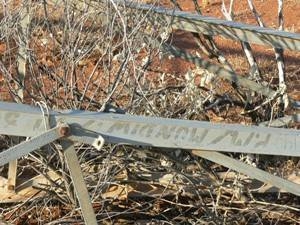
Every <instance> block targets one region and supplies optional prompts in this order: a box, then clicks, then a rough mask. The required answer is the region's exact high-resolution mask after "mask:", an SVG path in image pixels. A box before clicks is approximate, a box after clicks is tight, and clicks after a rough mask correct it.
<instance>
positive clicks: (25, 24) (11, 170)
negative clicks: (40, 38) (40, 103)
mask: <svg viewBox="0 0 300 225" xmlns="http://www.w3.org/2000/svg"><path fill="white" fill-rule="evenodd" d="M29 3H30V1H25V4H29ZM21 7H24V8H21V17H22V18H21V20H20V27H21V31H22V33H21V37H23V38H24V40H22V39H20V43H19V52H18V58H17V64H18V68H17V73H18V81H19V84H18V85H17V87H16V89H17V90H16V91H17V95H18V101H19V102H21V103H22V102H23V100H24V88H25V74H26V60H27V55H26V51H27V50H26V49H27V45H28V28H29V24H30V15H29V6H28V5H25V6H24V5H22V6H21ZM16 140H18V138H13V142H17V141H16ZM17 143H19V142H17ZM17 166H18V160H17V159H16V160H13V161H11V162H9V167H8V182H7V189H8V190H9V191H14V190H15V187H16V182H17Z"/></svg>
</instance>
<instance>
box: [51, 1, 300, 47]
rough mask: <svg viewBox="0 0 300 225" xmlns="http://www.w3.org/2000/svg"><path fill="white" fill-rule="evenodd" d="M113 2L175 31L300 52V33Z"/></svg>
mask: <svg viewBox="0 0 300 225" xmlns="http://www.w3.org/2000/svg"><path fill="white" fill-rule="evenodd" d="M50 2H52V4H56V5H58V4H62V1H61V0H51V1H50ZM102 2H103V4H104V2H105V1H103V0H102V1H100V2H99V1H95V0H89V1H83V0H76V1H73V3H74V7H75V8H74V9H77V10H81V8H82V9H84V7H86V6H87V5H89V7H90V9H89V10H91V11H93V9H95V10H98V8H99V3H100V4H101V3H102ZM113 2H114V3H115V4H116V5H118V6H126V7H128V8H131V9H132V10H136V13H141V12H143V11H144V12H145V13H147V20H150V21H151V22H153V23H154V24H157V23H160V22H159V21H163V22H164V23H165V24H170V26H171V27H172V28H174V29H181V30H185V31H190V32H196V33H203V34H206V35H210V36H216V35H221V36H223V37H225V38H228V39H234V40H240V41H244V42H248V43H255V44H259V45H266V46H272V47H275V48H283V49H290V50H296V51H299V50H300V34H298V33H292V32H286V31H280V30H275V29H271V28H264V27H259V26H254V25H250V24H244V23H240V22H236V21H228V20H224V19H218V18H215V17H208V16H203V15H199V14H195V13H191V12H183V11H179V10H174V9H167V8H164V7H160V6H154V5H151V4H144V3H138V2H134V1H124V0H114V1H113ZM148 12H151V13H148ZM100 17H101V16H100ZM105 19H106V18H105V17H103V18H102V17H101V20H105ZM104 23H105V22H104Z"/></svg>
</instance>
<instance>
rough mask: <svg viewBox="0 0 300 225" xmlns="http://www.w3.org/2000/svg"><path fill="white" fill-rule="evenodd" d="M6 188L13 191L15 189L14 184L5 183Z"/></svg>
mask: <svg viewBox="0 0 300 225" xmlns="http://www.w3.org/2000/svg"><path fill="white" fill-rule="evenodd" d="M7 190H8V191H14V190H15V186H14V185H7Z"/></svg>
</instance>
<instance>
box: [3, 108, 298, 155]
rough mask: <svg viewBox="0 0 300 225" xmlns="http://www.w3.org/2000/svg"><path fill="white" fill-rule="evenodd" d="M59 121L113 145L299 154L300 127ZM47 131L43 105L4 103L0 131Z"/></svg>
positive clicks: (107, 116)
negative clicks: (297, 128) (40, 107)
mask: <svg viewBox="0 0 300 225" xmlns="http://www.w3.org/2000/svg"><path fill="white" fill-rule="evenodd" d="M59 121H64V122H65V123H67V124H69V125H70V130H71V133H72V132H73V130H76V132H77V134H76V135H80V132H82V134H83V135H88V136H89V134H91V136H92V137H97V136H98V135H101V136H102V137H103V138H104V139H105V141H106V142H108V143H124V144H131V145H142V146H153V147H164V148H182V149H206V150H210V151H225V152H244V153H253V154H270V155H285V156H300V131H299V130H293V129H283V128H266V127H258V126H244V125H235V124H214V123H209V122H203V121H189V120H179V119H165V118H156V117H144V116H135V115H128V114H114V113H103V112H88V111H80V110H75V111H65V112H54V111H51V112H50V126H51V127H53V126H56V124H57V123H58V122H59ZM25 130H26V133H24V131H25ZM43 131H44V126H43V120H42V115H41V112H40V110H39V109H38V108H36V107H30V106H27V105H21V104H15V103H5V102H0V134H6V135H18V136H37V135H39V134H41V133H42V132H43Z"/></svg>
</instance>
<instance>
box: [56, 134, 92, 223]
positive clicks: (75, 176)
mask: <svg viewBox="0 0 300 225" xmlns="http://www.w3.org/2000/svg"><path fill="white" fill-rule="evenodd" d="M61 144H62V147H63V149H64V155H65V159H66V163H67V165H68V167H69V171H70V175H71V179H72V181H73V185H74V189H75V192H76V195H77V199H78V202H79V205H80V209H81V212H82V215H83V218H84V221H85V224H88V225H97V219H96V215H95V212H94V209H93V206H92V203H91V200H90V196H89V193H88V190H87V187H86V184H85V182H84V178H83V175H82V171H81V167H80V164H79V161H78V158H77V155H76V152H75V148H74V144H73V142H72V141H69V140H63V141H62V142H61Z"/></svg>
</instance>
